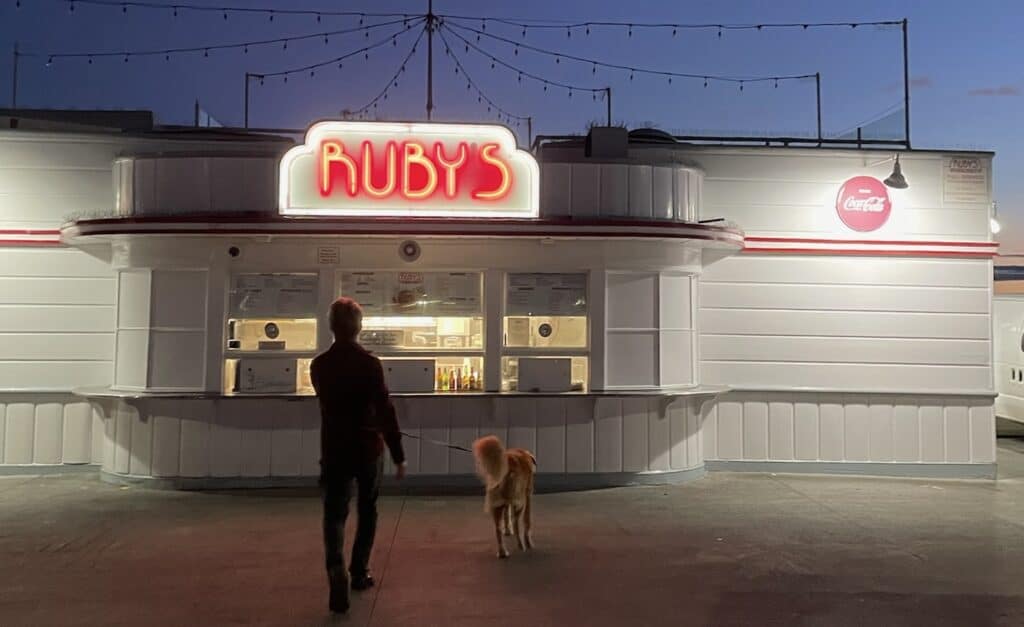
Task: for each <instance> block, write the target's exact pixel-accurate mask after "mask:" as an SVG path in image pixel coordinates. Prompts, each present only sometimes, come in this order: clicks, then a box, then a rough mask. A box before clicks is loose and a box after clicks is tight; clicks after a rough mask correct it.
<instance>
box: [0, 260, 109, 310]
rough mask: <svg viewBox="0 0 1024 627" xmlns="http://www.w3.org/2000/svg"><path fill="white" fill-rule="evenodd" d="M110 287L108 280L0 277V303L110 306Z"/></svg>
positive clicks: (91, 278)
mask: <svg viewBox="0 0 1024 627" xmlns="http://www.w3.org/2000/svg"><path fill="white" fill-rule="evenodd" d="M3 254H7V251H6V250H5V251H4V252H3ZM114 287H115V282H114V279H113V278H111V277H103V278H98V277H97V278H94V277H66V278H65V277H11V276H6V277H5V276H0V304H2V305H113V304H114V298H115V295H116V292H115V290H114Z"/></svg>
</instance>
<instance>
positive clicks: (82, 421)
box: [61, 402, 92, 464]
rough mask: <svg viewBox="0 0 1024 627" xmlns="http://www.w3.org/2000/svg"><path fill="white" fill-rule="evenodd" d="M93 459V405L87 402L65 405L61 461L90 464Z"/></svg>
mask: <svg viewBox="0 0 1024 627" xmlns="http://www.w3.org/2000/svg"><path fill="white" fill-rule="evenodd" d="M91 460H92V406H91V405H90V404H89V403H86V402H74V403H67V404H66V405H64V426H63V429H62V430H61V461H62V463H65V464H88V463H89V462H90V461H91Z"/></svg>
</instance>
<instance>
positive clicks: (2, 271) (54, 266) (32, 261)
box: [0, 218, 113, 280]
mask: <svg viewBox="0 0 1024 627" xmlns="http://www.w3.org/2000/svg"><path fill="white" fill-rule="evenodd" d="M61 222H63V218H62V219H60V220H58V221H57V222H56V223H52V224H49V225H48V227H49V228H53V229H55V228H57V227H59V226H60V223H61ZM112 276H113V273H112V272H111V270H110V266H109V265H108V264H107V262H106V261H104V260H102V259H97V258H96V257H92V256H90V255H87V254H86V253H83V252H82V251H80V250H76V249H73V248H6V249H4V252H3V254H2V255H0V277H5V278H14V277H31V278H44V277H51V278H56V279H59V280H67V279H71V278H87V279H89V278H93V279H95V278H99V279H110V278H111V277H112Z"/></svg>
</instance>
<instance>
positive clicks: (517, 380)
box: [501, 273, 590, 392]
mask: <svg viewBox="0 0 1024 627" xmlns="http://www.w3.org/2000/svg"><path fill="white" fill-rule="evenodd" d="M505 288H506V289H505V316H504V319H503V321H502V325H503V328H502V330H503V357H502V363H501V373H502V375H501V376H502V381H501V389H502V390H504V391H514V390H518V391H524V392H532V391H570V390H575V391H583V390H586V389H587V381H588V370H589V356H588V349H589V345H590V342H589V327H590V324H589V319H588V316H587V275H586V273H509V274H507V275H506V285H505Z"/></svg>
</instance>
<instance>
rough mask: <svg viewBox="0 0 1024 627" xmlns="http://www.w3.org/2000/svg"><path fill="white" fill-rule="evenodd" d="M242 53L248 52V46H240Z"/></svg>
mask: <svg viewBox="0 0 1024 627" xmlns="http://www.w3.org/2000/svg"><path fill="white" fill-rule="evenodd" d="M242 54H249V46H242Z"/></svg>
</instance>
